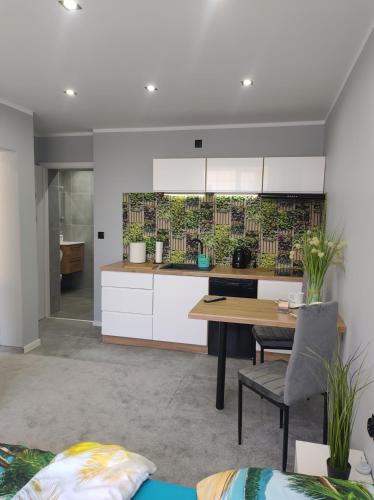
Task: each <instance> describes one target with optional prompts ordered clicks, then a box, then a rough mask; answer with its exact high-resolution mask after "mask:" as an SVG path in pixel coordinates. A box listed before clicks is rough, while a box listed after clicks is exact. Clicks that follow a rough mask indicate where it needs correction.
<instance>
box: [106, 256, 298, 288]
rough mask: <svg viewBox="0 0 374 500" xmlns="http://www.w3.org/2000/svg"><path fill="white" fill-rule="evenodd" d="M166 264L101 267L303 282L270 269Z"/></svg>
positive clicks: (112, 269) (155, 272)
mask: <svg viewBox="0 0 374 500" xmlns="http://www.w3.org/2000/svg"><path fill="white" fill-rule="evenodd" d="M164 265H165V264H152V263H149V262H147V263H144V264H131V263H129V262H124V261H121V262H115V263H114V264H109V265H105V266H102V267H101V270H102V271H118V272H126V273H128V272H133V273H153V274H167V275H175V276H207V277H210V278H236V279H244V280H270V281H293V282H296V283H301V282H302V281H303V279H302V277H298V276H277V275H275V274H274V271H270V270H268V269H259V268H255V269H253V268H251V269H235V268H233V267H225V266H214V267H213V269H212V270H211V271H198V270H196V271H195V270H185V269H163V268H162V266H164Z"/></svg>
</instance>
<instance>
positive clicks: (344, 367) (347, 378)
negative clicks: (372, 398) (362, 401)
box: [324, 350, 370, 479]
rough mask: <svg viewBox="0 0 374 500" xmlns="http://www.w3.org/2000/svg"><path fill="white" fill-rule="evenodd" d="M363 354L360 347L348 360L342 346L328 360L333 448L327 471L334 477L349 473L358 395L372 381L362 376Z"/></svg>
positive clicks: (341, 477) (329, 430)
mask: <svg viewBox="0 0 374 500" xmlns="http://www.w3.org/2000/svg"><path fill="white" fill-rule="evenodd" d="M361 354H362V353H359V352H358V351H356V352H355V353H354V354H353V355H351V356H350V357H348V359H347V360H346V361H344V360H343V359H342V357H341V355H340V354H339V350H338V351H337V352H336V354H335V355H334V357H333V358H332V360H331V361H324V365H325V369H326V371H327V405H328V431H327V432H328V434H327V439H328V444H329V448H330V457H329V458H328V459H327V471H328V475H329V476H330V477H333V478H336V479H348V477H349V474H350V470H351V465H350V464H349V449H350V441H351V434H352V427H353V423H354V420H355V416H356V410H357V403H358V398H359V396H360V393H361V392H362V391H363V390H364V389H365V388H366V387H367V385H368V384H369V383H370V382H362V380H361V379H362V370H363V364H364V361H365V359H363V360H361V361H360V358H361Z"/></svg>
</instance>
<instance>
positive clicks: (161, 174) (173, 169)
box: [153, 158, 206, 193]
mask: <svg viewBox="0 0 374 500" xmlns="http://www.w3.org/2000/svg"><path fill="white" fill-rule="evenodd" d="M205 176H206V159H205V158H176V159H172V158H168V159H157V160H153V191H155V192H161V193H204V192H205Z"/></svg>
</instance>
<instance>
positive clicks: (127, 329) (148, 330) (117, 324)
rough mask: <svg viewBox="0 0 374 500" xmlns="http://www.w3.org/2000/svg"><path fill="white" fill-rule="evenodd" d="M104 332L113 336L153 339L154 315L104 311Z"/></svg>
mask: <svg viewBox="0 0 374 500" xmlns="http://www.w3.org/2000/svg"><path fill="white" fill-rule="evenodd" d="M102 333H103V335H110V336H113V337H128V338H132V339H147V340H152V316H143V315H141V314H126V313H118V312H103V315H102Z"/></svg>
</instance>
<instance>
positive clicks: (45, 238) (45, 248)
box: [35, 164, 50, 318]
mask: <svg viewBox="0 0 374 500" xmlns="http://www.w3.org/2000/svg"><path fill="white" fill-rule="evenodd" d="M38 167H39V168H42V172H43V174H42V190H43V197H42V201H41V203H42V213H43V215H42V217H43V219H42V221H41V224H42V226H41V229H42V235H41V238H42V241H39V240H38V238H39V233H38V228H37V230H36V237H37V252H38V259H39V251H40V247H41V249H42V253H43V255H42V258H43V263H44V266H43V270H42V276H40V275H39V279H42V286H43V288H44V291H43V295H44V304H43V308H42V310H43V315H44V316H43V317H44V318H48V317H49V316H50V288H49V227H48V222H49V215H48V169H47V168H43V167H42V166H41V165H38V164H35V169H36V168H38ZM35 201H36V200H35ZM36 215H37V213H36ZM37 224H38V221H37ZM39 245H40V246H39ZM38 274H39V262H38Z"/></svg>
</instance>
